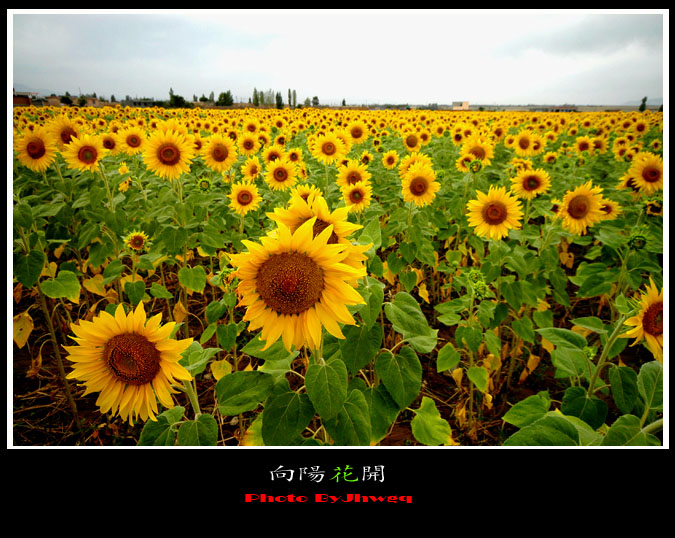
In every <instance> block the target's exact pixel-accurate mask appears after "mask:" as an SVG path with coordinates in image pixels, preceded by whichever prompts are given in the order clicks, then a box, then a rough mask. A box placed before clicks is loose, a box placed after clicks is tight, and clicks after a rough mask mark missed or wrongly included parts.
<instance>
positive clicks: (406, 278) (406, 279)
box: [398, 271, 417, 292]
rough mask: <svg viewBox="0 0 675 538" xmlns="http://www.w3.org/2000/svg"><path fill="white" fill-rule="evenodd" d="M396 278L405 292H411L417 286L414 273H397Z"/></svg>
mask: <svg viewBox="0 0 675 538" xmlns="http://www.w3.org/2000/svg"><path fill="white" fill-rule="evenodd" d="M398 278H399V280H400V281H401V284H403V287H404V288H405V289H406V291H407V292H411V291H412V290H413V289H414V288H415V285H416V284H417V273H415V271H403V272H401V273H399V275H398Z"/></svg>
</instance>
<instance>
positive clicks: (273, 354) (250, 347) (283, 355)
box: [241, 336, 299, 361]
mask: <svg viewBox="0 0 675 538" xmlns="http://www.w3.org/2000/svg"><path fill="white" fill-rule="evenodd" d="M265 344H266V342H265V341H264V340H261V339H260V336H256V337H255V338H253V339H251V340H249V341H248V343H247V344H246V345H245V346H244V347H243V348H241V352H242V353H245V354H246V355H250V356H251V357H256V358H258V359H263V360H264V361H278V360H282V359H289V360H291V359H294V358H295V357H297V356H298V354H299V353H298V352H297V351H293V352H291V351H288V350H287V349H286V348H285V347H284V343H283V342H282V341H281V340H277V341H276V342H274V344H272V345H271V346H270V347H268V348H267V349H265V350H263V348H264V347H265Z"/></svg>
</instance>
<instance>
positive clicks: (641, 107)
mask: <svg viewBox="0 0 675 538" xmlns="http://www.w3.org/2000/svg"><path fill="white" fill-rule="evenodd" d="M646 108H647V98H646V97H643V98H642V103H640V108H638V110H639V111H640V112H644V111H645V109H646Z"/></svg>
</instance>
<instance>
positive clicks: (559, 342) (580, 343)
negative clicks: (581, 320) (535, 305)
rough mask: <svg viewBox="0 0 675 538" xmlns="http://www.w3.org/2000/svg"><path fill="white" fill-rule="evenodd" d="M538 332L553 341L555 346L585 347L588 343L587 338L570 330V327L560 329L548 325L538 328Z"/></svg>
mask: <svg viewBox="0 0 675 538" xmlns="http://www.w3.org/2000/svg"><path fill="white" fill-rule="evenodd" d="M536 332H538V333H539V334H541V335H542V336H543V337H544V338H546V340H548V341H549V342H551V343H552V344H553V345H554V346H556V347H558V346H560V347H567V348H577V349H584V347H586V346H587V345H588V343H587V342H586V339H585V338H584V337H583V336H581V335H580V334H578V333H575V332H573V331H570V330H569V329H558V328H554V327H547V328H544V329H537V330H536Z"/></svg>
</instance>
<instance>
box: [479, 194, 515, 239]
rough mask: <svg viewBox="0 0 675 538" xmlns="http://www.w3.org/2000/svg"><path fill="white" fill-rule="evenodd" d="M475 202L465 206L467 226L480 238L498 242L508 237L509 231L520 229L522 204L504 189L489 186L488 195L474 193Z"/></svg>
mask: <svg viewBox="0 0 675 538" xmlns="http://www.w3.org/2000/svg"><path fill="white" fill-rule="evenodd" d="M476 197H477V198H476V200H470V201H469V202H468V203H467V204H466V207H467V210H468V213H467V216H468V218H469V225H470V226H472V227H474V228H475V230H474V231H475V233H476V234H477V235H480V236H481V237H489V238H490V239H494V240H496V241H497V240H500V239H502V238H503V237H506V236H508V235H509V230H510V229H518V228H520V227H521V225H522V224H521V222H520V219H522V218H523V211H522V204H521V202H520V200H518V198H516V197H514V196H511V195H510V194H509V193H507V192H506V187H494V186H492V185H490V189H489V190H488V193H487V194H485V193H483V192H481V191H476Z"/></svg>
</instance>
